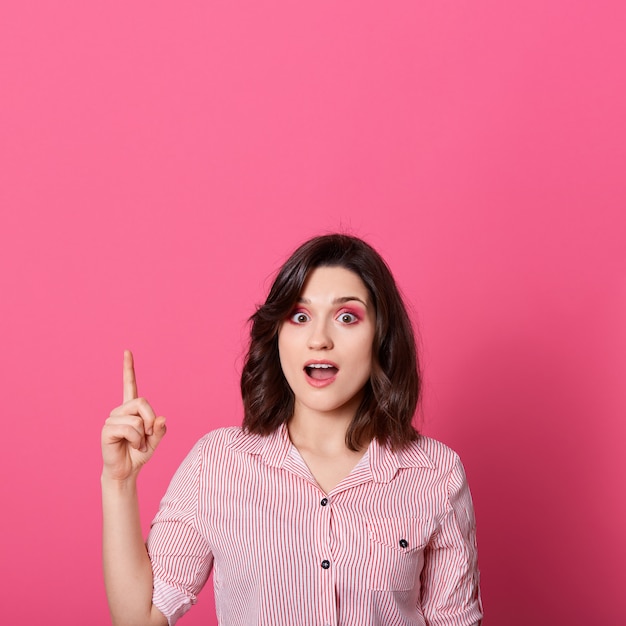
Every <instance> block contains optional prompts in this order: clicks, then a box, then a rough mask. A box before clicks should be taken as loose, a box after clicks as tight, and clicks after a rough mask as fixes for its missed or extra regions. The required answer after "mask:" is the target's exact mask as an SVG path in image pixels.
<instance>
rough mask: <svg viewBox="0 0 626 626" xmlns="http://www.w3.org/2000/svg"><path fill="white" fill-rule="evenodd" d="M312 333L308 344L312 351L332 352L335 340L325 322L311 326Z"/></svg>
mask: <svg viewBox="0 0 626 626" xmlns="http://www.w3.org/2000/svg"><path fill="white" fill-rule="evenodd" d="M310 328H311V332H310V334H309V338H308V341H307V344H308V346H309V348H310V349H311V350H330V349H331V348H332V347H333V345H334V344H333V340H332V337H331V333H330V329H329V328H328V327H327V325H326V324H325V323H323V322H321V321H320V322H319V323H316V324H311V326H310Z"/></svg>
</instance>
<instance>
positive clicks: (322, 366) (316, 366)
mask: <svg viewBox="0 0 626 626" xmlns="http://www.w3.org/2000/svg"><path fill="white" fill-rule="evenodd" d="M307 367H313V368H314V369H324V370H326V369H329V368H331V367H333V366H332V365H329V364H328V363H312V364H311V365H307Z"/></svg>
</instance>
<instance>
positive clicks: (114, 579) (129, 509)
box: [102, 477, 167, 626]
mask: <svg viewBox="0 0 626 626" xmlns="http://www.w3.org/2000/svg"><path fill="white" fill-rule="evenodd" d="M102 510H103V546H102V548H103V567H104V582H105V586H106V591H107V598H108V601H109V609H110V611H111V618H112V621H113V624H114V625H115V626H140V625H141V626H148V625H154V626H161V625H163V626H165V625H166V624H167V620H166V619H165V618H164V617H163V615H162V614H161V613H160V611H158V610H157V609H156V608H154V607H153V605H152V584H153V576H152V566H151V564H150V559H149V557H148V553H147V551H146V547H145V543H144V539H143V536H142V531H141V521H140V518H139V503H138V499H137V486H136V481H135V480H129V481H116V480H113V479H108V478H106V477H103V478H102Z"/></svg>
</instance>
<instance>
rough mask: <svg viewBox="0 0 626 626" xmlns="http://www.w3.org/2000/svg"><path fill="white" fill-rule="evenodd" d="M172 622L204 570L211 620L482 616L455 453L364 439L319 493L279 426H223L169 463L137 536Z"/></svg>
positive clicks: (309, 625) (393, 620)
mask: <svg viewBox="0 0 626 626" xmlns="http://www.w3.org/2000/svg"><path fill="white" fill-rule="evenodd" d="M147 546H148V552H149V554H150V559H151V562H152V569H153V573H154V594H153V602H154V604H155V606H156V607H157V608H158V609H159V610H160V611H161V612H162V613H163V614H164V615H165V616H166V617H167V618H168V621H169V624H170V625H173V624H174V623H175V622H176V620H177V619H178V618H179V617H180V616H181V615H183V614H184V613H185V612H186V611H187V610H188V609H189V608H190V607H191V606H192V605H193V604H195V602H196V597H197V594H198V592H199V591H200V590H201V588H202V587H203V585H204V583H205V582H206V580H207V577H208V576H209V574H210V572H211V570H212V569H213V572H214V588H215V604H216V609H217V615H218V620H219V623H220V624H221V625H223V626H296V625H298V626H365V625H372V626H473V625H476V624H480V622H481V617H482V609H481V601H480V593H479V588H478V568H477V558H476V541H475V523H474V512H473V507H472V501H471V496H470V492H469V488H468V486H467V482H466V479H465V473H464V471H463V466H462V465H461V462H460V460H459V458H458V456H457V455H456V454H455V453H454V452H453V451H452V450H450V449H449V448H447V447H446V446H444V445H443V444H441V443H439V442H437V441H435V440H433V439H429V438H427V437H421V438H420V439H419V441H418V442H416V443H412V444H411V445H409V446H408V447H407V448H405V449H403V450H401V451H399V452H394V451H392V450H391V449H390V448H388V447H386V446H383V445H380V444H378V443H377V442H376V441H373V442H372V443H371V444H370V445H369V448H368V450H367V452H366V453H365V455H364V456H363V457H362V459H361V460H360V461H359V463H358V464H357V465H356V467H355V468H354V469H353V470H352V472H351V473H350V474H349V476H347V477H346V478H345V479H344V480H342V481H341V482H340V483H339V484H338V485H337V486H336V487H335V488H334V489H333V490H332V491H331V492H330V493H329V494H325V493H324V492H323V491H322V490H321V489H320V487H319V486H318V485H317V483H316V481H315V479H314V478H313V476H312V475H311V472H310V471H309V469H308V467H307V466H306V464H305V462H304V461H303V459H302V457H301V456H300V454H299V453H298V451H297V449H296V448H295V447H294V446H293V445H292V443H291V441H290V439H289V435H288V433H287V429H286V427H284V426H283V427H281V428H279V429H278V430H277V431H275V432H274V433H273V434H272V435H270V436H267V437H261V436H258V435H250V434H247V433H245V432H243V431H242V430H241V429H240V428H222V429H218V430H216V431H213V432H212V433H209V434H208V435H206V436H205V437H203V438H202V439H201V440H200V441H199V442H198V443H197V444H196V445H195V446H194V448H193V449H192V450H191V452H190V453H189V455H188V456H187V458H186V459H185V461H183V463H182V465H181V466H180V468H179V469H178V471H177V472H176V474H175V475H174V478H173V479H172V483H171V484H170V487H169V489H168V491H167V493H166V495H165V497H164V498H163V501H162V502H161V507H160V510H159V512H158V513H157V515H156V517H155V519H154V521H153V524H152V528H151V531H150V534H149V536H148V541H147Z"/></svg>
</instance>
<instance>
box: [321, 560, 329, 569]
mask: <svg viewBox="0 0 626 626" xmlns="http://www.w3.org/2000/svg"><path fill="white" fill-rule="evenodd" d="M329 567H330V561H327V560H326V559H324V560H323V561H322V569H328V568H329Z"/></svg>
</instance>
